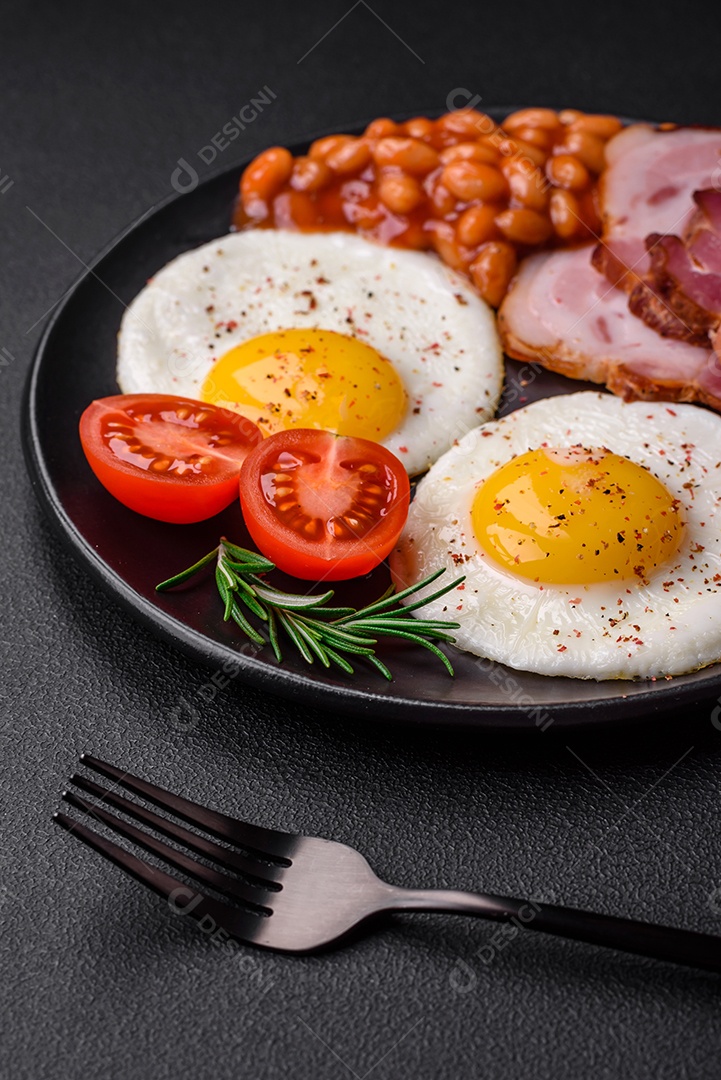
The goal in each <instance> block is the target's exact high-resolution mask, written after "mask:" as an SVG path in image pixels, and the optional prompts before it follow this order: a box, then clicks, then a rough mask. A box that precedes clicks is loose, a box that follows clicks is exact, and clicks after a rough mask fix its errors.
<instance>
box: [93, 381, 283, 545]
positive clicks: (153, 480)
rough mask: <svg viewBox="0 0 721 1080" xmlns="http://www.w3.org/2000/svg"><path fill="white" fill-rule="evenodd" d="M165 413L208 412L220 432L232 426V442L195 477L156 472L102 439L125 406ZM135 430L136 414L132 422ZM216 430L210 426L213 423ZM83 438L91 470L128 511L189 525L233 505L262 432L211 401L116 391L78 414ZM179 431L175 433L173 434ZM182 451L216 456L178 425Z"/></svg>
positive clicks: (179, 447)
mask: <svg viewBox="0 0 721 1080" xmlns="http://www.w3.org/2000/svg"><path fill="white" fill-rule="evenodd" d="M161 406H165V411H171V410H172V409H174V408H190V409H193V410H195V411H197V412H200V411H202V412H203V413H207V414H208V415H209V416H210V417H211V418H212V420H213V423H214V424H217V425H218V427H220V428H221V429H222V430H229V431H230V432H231V433H232V434H233V435H234V436H235V438H234V441H233V443H232V444H230V445H229V446H227V447H224V448H223V453H222V454H221V455H216V457H215V459H214V461H213V463H212V464H211V465H210V466H204V468H208V469H209V471H208V472H204V473H201V474H200V475H196V476H193V477H192V478H188V477H186V478H185V479H183V478H182V477H178V476H174V475H168V474H167V473H152V472H150V471H144V470H143V469H140V468H138V467H137V466H135V465H132V464H128V463H127V462H124V461H122V460H119V459H118V458H117V457H116V456H114V455H113V454H112V452H111V451H110V450H109V448H108V447H107V445H106V444H104V442H103V438H102V434H101V431H102V424H103V420H104V419H105V420H106V419H108V418H109V417H111V416H115V417H119V416H120V415H121V414H122V413H124V412H125V410H127V409H133V410H140V409H142V408H143V407H146V408H147V409H149V410H155V409H160V408H161ZM128 426H130V427H131V428H132V426H133V424H132V418H131V419H129V420H128ZM172 426H173V425H172V424H171V425H170V427H171V428H172ZM210 430H212V425H211V427H210ZM79 432H80V441H81V443H82V447H83V451H84V453H85V456H86V458H87V460H88V464H89V465H90V468H91V469H92V471H93V472H94V474H95V476H96V477H97V478H98V480H99V481H100V483H101V484H102V485H103V487H104V488H105V489H106V490H107V491H108V492H109V493H110V494H111V495H113V496H114V497H115V498H116V499H117V500H118V501H119V502H121V503H122V504H123V505H124V506H127V507H128V509H130V510H134V511H135V512H136V513H138V514H142V515H143V516H144V517H149V518H153V519H154V520H156V521H164V522H168V523H170V524H177V525H188V524H192V523H193V522H196V521H204V520H205V519H206V518H210V517H214V516H215V515H216V514H218V513H220V511H221V510H224V509H225V508H226V506H229V505H230V504H231V503H232V502H233V500H234V499H235V498H236V497H237V492H238V475H239V472H240V467H241V465H242V461H243V460H244V458H245V456H246V455H247V454H248V452H249V451H250V450H251V449H252V448H253V447H254V446H255V445H257V444H258V443H259V442H262V439H263V435H262V433H261V431H260V430H259V428H258V427H257V426H256V425H255V424H254V423H253V422H252V421H251V420H248V419H247V418H246V417H243V416H241V415H240V414H238V413H231V412H230V411H228V410H224V409H218V408H216V406H214V405H210V404H208V403H207V402H201V401H194V400H193V399H192V398H185V397H176V396H173V395H170V394H116V395H114V396H112V397H107V398H99V399H98V400H96V401H93V402H91V404H90V405H89V406H88V407H87V409H86V410H85V411H84V413H83V414H82V416H81V417H80V425H79ZM174 434H175V432H173V431H171V437H172V436H174ZM177 438H178V442H177V446H178V452H179V453H182V452H183V451H186V452H187V451H188V450H194V451H195V452H198V451H200V452H203V453H207V455H209V456H212V450H208V448H207V446H205V447H201V446H200V445H195V446H194V445H193V443H192V435H190V436H188V435H187V433H186V432H185V431H184V430H183V429H182V428H181V427H180V425H178V432H177Z"/></svg>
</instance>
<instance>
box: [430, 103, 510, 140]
mask: <svg viewBox="0 0 721 1080" xmlns="http://www.w3.org/2000/svg"><path fill="white" fill-rule="evenodd" d="M436 124H437V125H438V127H439V128H440V129H441V130H442V131H450V132H453V134H454V135H466V136H470V137H473V136H475V137H476V138H478V137H479V135H487V134H488V133H489V131H493V129H494V128H495V126H496V125H495V124H494V122H493V120H491V118H490V116H486V114H485V113H482V112H479V111H478V110H477V109H456V110H455V111H454V112H449V113H446V114H445V116H441V117H440V118H439V119H438V120H437V121H436Z"/></svg>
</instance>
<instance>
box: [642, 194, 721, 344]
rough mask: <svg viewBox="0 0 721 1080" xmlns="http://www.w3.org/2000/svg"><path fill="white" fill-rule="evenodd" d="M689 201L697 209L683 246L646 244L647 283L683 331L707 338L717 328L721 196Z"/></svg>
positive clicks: (667, 241) (670, 240)
mask: <svg viewBox="0 0 721 1080" xmlns="http://www.w3.org/2000/svg"><path fill="white" fill-rule="evenodd" d="M693 198H694V202H695V203H696V206H697V207H698V209H697V211H696V213H695V214H694V216H693V218H692V219H691V222H690V225H689V229H688V232H687V236H686V238H685V239H684V240H682V239H681V238H680V237H679V236H660V235H659V234H658V233H652V234H651V235H650V236H649V237H648V238H647V240H646V244H647V246H648V249H649V253H650V256H651V269H650V272H649V275H648V280H649V282H650V284H651V286H652V287H653V288H654V289H656V290H657V291H658V292H659V293H660V294H661V295H662V296H663V297H664V299H665V301H666V304H667V306H668V307H669V308H670V309H671V310H672V311H673V312H675V314H676V315H677V316H678V318H679V319H680V320H681V321H683V322H684V324H685V325H686V326H688V327H692V328H693V329H694V330H696V331H698V332H700V333H702V334H708V333H709V331H713V330H715V329H716V328H717V327H718V325H719V323H721V192H719V191H715V190H708V191H696V192H694V196H693ZM637 291H640V289H634V293H635V292H637ZM632 295H633V294H632Z"/></svg>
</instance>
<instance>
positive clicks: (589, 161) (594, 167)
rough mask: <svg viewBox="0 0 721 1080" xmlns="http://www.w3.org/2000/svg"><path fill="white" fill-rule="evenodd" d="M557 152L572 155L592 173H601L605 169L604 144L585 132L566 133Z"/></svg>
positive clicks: (595, 136)
mask: <svg viewBox="0 0 721 1080" xmlns="http://www.w3.org/2000/svg"><path fill="white" fill-rule="evenodd" d="M558 152H559V153H568V154H573V156H574V157H577V158H578V160H579V161H580V162H582V164H584V165H585V166H586V168H587V169H590V170H591V172H594V173H601V172H603V170H604V168H605V167H606V146H605V143H604V142H603V141H602V140H601V139H599V138H598V136H597V135H589V134H588V133H587V132H585V131H568V132H567V133H566V136H565V138H564V140H563V145H562V147H559V148H558Z"/></svg>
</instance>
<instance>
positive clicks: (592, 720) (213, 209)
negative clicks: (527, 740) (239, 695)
mask: <svg viewBox="0 0 721 1080" xmlns="http://www.w3.org/2000/svg"><path fill="white" fill-rule="evenodd" d="M505 114H506V111H505V110H504V111H503V112H502V113H500V114H499V115H505ZM292 149H293V150H294V152H296V153H301V152H303V150H304V149H305V145H303V146H297V147H294V148H292ZM242 167H243V166H242V163H241V164H237V165H234V166H233V167H232V168H231V169H228V170H227V171H226V172H224V173H221V174H220V175H217V176H213V177H211V178H210V179H208V180H207V181H206V182H204V183H201V184H200V185H198V186H197V187H196V188H195V190H193V191H191V192H188V193H186V194H184V195H182V196H179V197H176V198H174V199H172V200H171V201H169V202H167V203H165V204H164V205H161V206H160V207H158V208H157V209H155V210H153V211H151V212H150V213H149V214H147V215H146V216H144V217H143V218H141V220H140V221H139V222H137V224H136V225H134V226H133V227H132V228H131V229H130V230H129V231H128V232H126V233H125V234H124V235H122V236H121V237H120V238H119V239H118V240H117V241H116V242H115V243H114V244H113V245H112V246H111V247H110V249H109V250H108V251H106V253H105V254H104V255H102V256H101V257H100V258H99V259H98V260H97V262H96V263H95V264H94V266H93V267H92V270H90V271H89V272H88V273H86V274H85V275H84V276H83V277H82V278H81V279H80V281H79V282H78V284H77V285H76V286H75V288H74V289H73V290H72V292H71V293H70V295H69V296H68V297H67V298H66V300H65V301H64V303H63V304H62V306H61V307H60V308H59V309H58V310H57V312H56V314H55V315H54V317H53V319H52V321H51V322H50V324H49V326H48V327H47V329H46V331H45V334H44V335H43V338H42V340H41V342H40V344H39V346H38V350H37V353H36V356H35V359H34V362H33V365H32V369H31V372H30V376H29V380H28V386H27V393H26V399H25V404H24V417H23V420H24V429H23V434H24V443H25V450H26V454H27V459H28V463H29V467H30V472H31V476H32V479H33V483H34V487H35V490H36V492H37V494H38V497H39V499H40V501H41V503H42V505H43V506H44V508H45V510H46V511H47V512H48V514H49V516H50V518H51V519H52V520H53V522H54V523H55V524H56V525H57V526H58V527H59V529H60V534H61V536H62V538H63V539H64V540H65V542H66V544H67V546H68V547H69V548H70V549H71V550H72V551H73V552H74V554H75V555H76V556H77V557H78V558H79V559H80V560H81V561H82V562H83V564H84V565H85V566H86V567H87V569H88V571H89V572H90V573H92V574H93V576H94V577H95V578H96V579H97V580H98V581H99V582H100V583H101V584H102V585H103V586H104V587H105V588H106V589H107V590H108V592H109V593H110V594H111V595H113V596H114V597H115V598H116V599H117V600H119V601H120V602H121V603H122V604H123V605H124V606H125V607H126V608H127V609H128V610H129V611H130V612H131V613H132V614H133V615H134V616H135V617H136V618H138V619H139V620H140V621H141V622H143V623H145V624H146V625H147V626H149V627H150V628H151V629H152V630H153V631H155V632H156V633H157V634H158V635H160V636H161V637H163V638H165V639H166V640H168V641H170V642H172V643H173V644H175V645H177V646H178V647H179V648H181V649H183V650H184V651H185V652H187V653H189V654H190V655H191V656H192V657H194V658H195V659H197V660H200V661H202V662H204V663H206V664H208V665H209V666H210V667H211V668H214V669H216V670H219V669H220V670H222V671H225V672H226V674H228V673H230V674H231V675H233V676H236V678H235V681H236V682H243V681H245V682H248V683H252V684H253V685H255V686H258V687H261V688H263V689H265V690H268V691H271V692H273V693H278V694H283V695H287V696H291V695H292V696H294V697H296V698H298V699H299V700H303V701H305V702H307V703H309V704H317V705H321V706H326V707H330V708H332V709H335V710H338V711H341V710H342V711H344V712H353V713H356V714H361V715H363V716H367V717H368V718H372V719H375V720H379V719H383V720H386V721H388V720H395V721H415V722H424V723H439V724H445V725H462V726H468V727H477V728H486V729H496V730H497V729H507V728H515V729H522V728H525V729H539V728H542V729H545V728H546V727H547V726H548V725H549V723H552V725H553V726H554V727H560V726H564V727H571V726H575V727H580V726H583V727H587V726H596V725H599V724H604V723H609V722H611V721H618V720H622V719H625V720H630V719H632V718H638V717H640V716H643V715H646V714H648V713H651V712H660V711H667V710H669V709H672V708H674V707H677V706H679V705H681V704H683V703H685V702H689V701H691V700H695V699H700V698H702V697H713V696H716V695H717V694H718V693H719V692H721V668H720V667H715V668H711V669H706V670H705V671H701V672H696V673H694V674H691V675H685V676H682V677H680V678H675V679H673V680H671V681H663V680H662V681H659V682H654V683H642V682H641V683H629V682H620V681H613V682H602V683H598V682H592V681H583V680H576V679H563V678H548V677H545V676H540V675H533V674H529V673H526V672H516V671H512V670H511V669H509V668H506V667H504V666H503V665H500V664H493V663H491V662H490V661H483V660H479V659H477V658H474V657H471V656H469V655H467V654H465V653H461V652H459V651H457V650H455V649H451V650H450V654H449V655H451V656H452V659H453V664H454V666H455V669H456V676H455V678H453V679H451V678H450V677H449V676H448V675H447V674H446V672H445V671H444V670H443V668H442V666H441V664H440V663H439V662H436V661H435V660H434V659H433V658H432V657H431V656H430V654H428V653H426V652H425V650H422V649H420V648H414V647H410V646H406V645H403V644H399V645H397V646H394V645H391V644H384V645H383V646H382V654H381V655H382V656H383V659H384V660H385V661H386V662H387V663H388V664H389V666H390V667H391V669H392V671H393V672H394V676H395V678H394V681H393V682H392V683H386V681H385V680H384V679H383V678H382V677H381V676H380V675H378V674H376V673H375V672H374V671H372V670H367V669H365V668H364V667H363V665H362V663H360V664H358V666H357V670H356V675H355V676H354V677H353V678H350V677H346V676H345V675H343V674H342V673H340V672H339V673H338V674H335V673H332V672H331V673H328V672H326V671H325V669H323V668H321V667H320V665H318V664H317V663H316V664H315V665H313V666H312V667H310V666H308V665H307V664H306V663H305V662H304V661H303V660H302V659H301V658H300V657H297V656H296V655H295V654H294V650H293V648H292V647H290V646H289V647H288V649H287V656H286V659H285V661H284V662H283V664H282V665H278V664H277V663H276V662H275V659H274V657H273V655H272V653H271V651H270V650H269V649H262V650H260V651H257V650H253V649H250V648H249V647H248V646H247V644H245V645H244V644H243V641H242V639H239V636H238V634H237V632H236V631H235V629H234V625H233V624H232V623H223V622H222V618H221V615H222V611H221V610H220V608H219V600H218V597H217V594H216V593H215V589H214V586H213V585H212V584H211V582H210V580H206V581H205V582H204V583H203V584H200V585H195V586H194V587H192V588H191V587H188V588H184V589H182V590H179V591H176V592H173V593H166V594H164V595H159V594H158V593H156V592H155V591H154V586H155V585H156V583H157V582H158V581H160V580H161V579H162V578H164V577H167V576H169V575H170V574H171V573H175V572H177V571H178V570H181V569H183V568H184V567H185V566H188V565H190V564H191V563H192V562H195V560H196V559H197V558H199V557H200V556H201V555H203V554H205V552H206V551H209V550H210V549H211V548H212V547H214V546H215V544H216V543H217V541H218V537H219V536H220V535H221V534H226V535H228V536H229V537H230V538H231V539H232V540H234V541H235V542H236V543H239V544H248V545H249V546H252V544H251V542H250V540H249V538H248V537H247V533H246V531H245V528H244V525H243V521H242V518H241V516H240V511H239V508H238V507H237V506H233V507H230V508H229V509H228V510H226V511H225V512H224V513H223V514H222V515H220V516H219V517H217V518H214V519H213V520H211V521H207V522H203V523H201V524H198V525H190V526H188V525H185V526H174V525H164V524H162V523H160V522H155V521H151V520H149V519H147V518H142V517H139V516H138V515H136V514H133V513H132V512H131V511H129V510H126V509H125V508H124V507H123V506H121V505H120V504H119V503H117V502H116V501H115V500H114V499H113V498H111V496H110V495H108V494H107V493H106V492H105V491H104V490H103V489H102V488H101V487H100V485H99V484H98V482H97V481H96V480H95V478H94V476H93V475H92V473H91V471H90V469H89V468H88V466H87V464H86V461H85V458H84V457H83V454H82V450H81V448H80V443H79V440H78V437H77V424H78V419H79V417H80V414H81V413H82V411H83V409H84V408H85V407H86V405H87V404H88V403H89V402H90V401H91V400H92V399H93V398H96V397H105V396H106V395H108V394H113V393H117V385H116V382H115V347H116V345H115V343H116V334H117V331H118V326H119V324H120V319H121V316H122V314H123V309H124V305H126V304H128V303H129V302H130V301H131V300H132V299H133V297H134V296H135V295H136V294H137V293H138V292H139V291H140V289H141V288H142V287H143V285H144V284H145V282H146V281H147V279H148V278H149V277H150V276H151V275H152V274H153V273H155V272H156V271H157V270H158V269H160V267H162V266H163V265H164V264H165V263H167V262H168V261H169V260H170V259H172V258H174V257H175V256H176V255H179V254H180V253H181V252H183V251H187V250H188V249H189V248H193V247H197V246H198V245H200V244H203V243H205V242H206V241H208V240H212V239H213V238H214V237H216V236H220V235H222V234H223V233H226V232H227V231H228V223H229V220H230V214H231V209H232V206H233V202H234V198H235V195H236V192H237V185H238V177H239V175H240V171H241V169H242ZM530 374H531V379H532V381H530V382H529V383H528V385H525V386H523V385H522V382H525V381H526V380H524V379H523V375H524V373H523V371H522V365H519V364H516V363H514V362H512V361H510V362H509V363H508V365H507V386H506V393H505V395H504V402H503V404H502V408H501V412H502V413H504V412H509V411H511V410H512V409H513V408H518V406H519V405H521V404H524V403H525V402H526V401H533V400H536V399H538V398H542V397H549V396H552V395H557V394H564V393H568V392H569V391H577V390H580V389H584V388H586V386H585V384H579V383H577V382H571V381H569V380H567V379H564V378H562V377H561V376H557V375H553V374H552V373H550V372H543V373H541V374H538V375H537V376H536V377H535V378H534V374H533V373H530ZM596 389H598V388H597V387H596ZM388 581H389V577H388V571H387V569H386V568H385V567H381V568H379V569H378V570H376V571H375V572H374V573H373V574H372V575H371V578H370V580H368V579H363V581H361V582H355V583H353V582H350V583H346V584H342V585H340V586H339V587H338V589H337V598H338V602H339V603H342V604H345V603H366V602H368V599H369V598H370V597H371V596H373V595H376V594H380V593H381V592H383V590H384V589H385V588H386V586H387V584H388ZM286 584H291V583H289V582H286Z"/></svg>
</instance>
